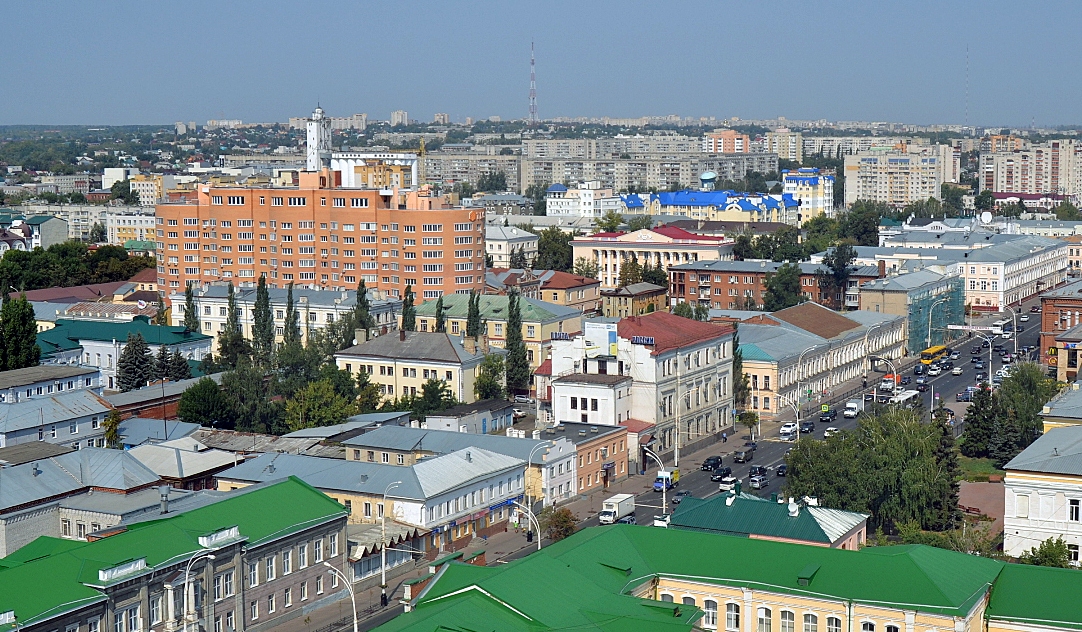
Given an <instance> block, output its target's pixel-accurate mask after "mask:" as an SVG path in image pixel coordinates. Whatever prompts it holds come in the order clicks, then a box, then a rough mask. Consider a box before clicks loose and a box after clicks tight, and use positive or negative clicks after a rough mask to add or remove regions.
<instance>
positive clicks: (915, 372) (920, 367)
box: [913, 362, 924, 375]
mask: <svg viewBox="0 0 1082 632" xmlns="http://www.w3.org/2000/svg"><path fill="white" fill-rule="evenodd" d="M922 373H924V365H923V364H921V363H920V362H918V363H917V365H916V366H914V367H913V375H920V374H922Z"/></svg>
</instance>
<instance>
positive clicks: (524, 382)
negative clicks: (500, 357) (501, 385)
mask: <svg viewBox="0 0 1082 632" xmlns="http://www.w3.org/2000/svg"><path fill="white" fill-rule="evenodd" d="M504 348H505V349H507V378H506V384H507V389H508V390H510V391H511V392H519V391H523V390H525V389H526V388H528V387H529V384H530V363H529V361H528V360H527V358H526V345H525V343H523V341H522V311H521V309H520V308H519V293H518V290H511V292H510V293H509V294H508V296H507V336H506V337H505V339H504Z"/></svg>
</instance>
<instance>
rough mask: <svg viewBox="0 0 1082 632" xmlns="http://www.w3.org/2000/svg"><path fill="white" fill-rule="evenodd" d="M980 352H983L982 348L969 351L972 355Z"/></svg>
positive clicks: (972, 348) (971, 348) (973, 348)
mask: <svg viewBox="0 0 1082 632" xmlns="http://www.w3.org/2000/svg"><path fill="white" fill-rule="evenodd" d="M980 352H981V348H980V347H970V349H969V353H970V354H972V355H977V354H978V353H980Z"/></svg>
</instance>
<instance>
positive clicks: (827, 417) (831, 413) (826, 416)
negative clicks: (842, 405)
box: [819, 408, 838, 422]
mask: <svg viewBox="0 0 1082 632" xmlns="http://www.w3.org/2000/svg"><path fill="white" fill-rule="evenodd" d="M837 418H838V409H836V408H830V409H828V410H824V411H823V412H821V413H819V421H827V422H830V421H834V420H835V419H837Z"/></svg>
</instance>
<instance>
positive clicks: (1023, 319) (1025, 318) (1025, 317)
mask: <svg viewBox="0 0 1082 632" xmlns="http://www.w3.org/2000/svg"><path fill="white" fill-rule="evenodd" d="M1018 320H1019V322H1023V323H1028V322H1029V314H1022V315H1021V316H1019V317H1018Z"/></svg>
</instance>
